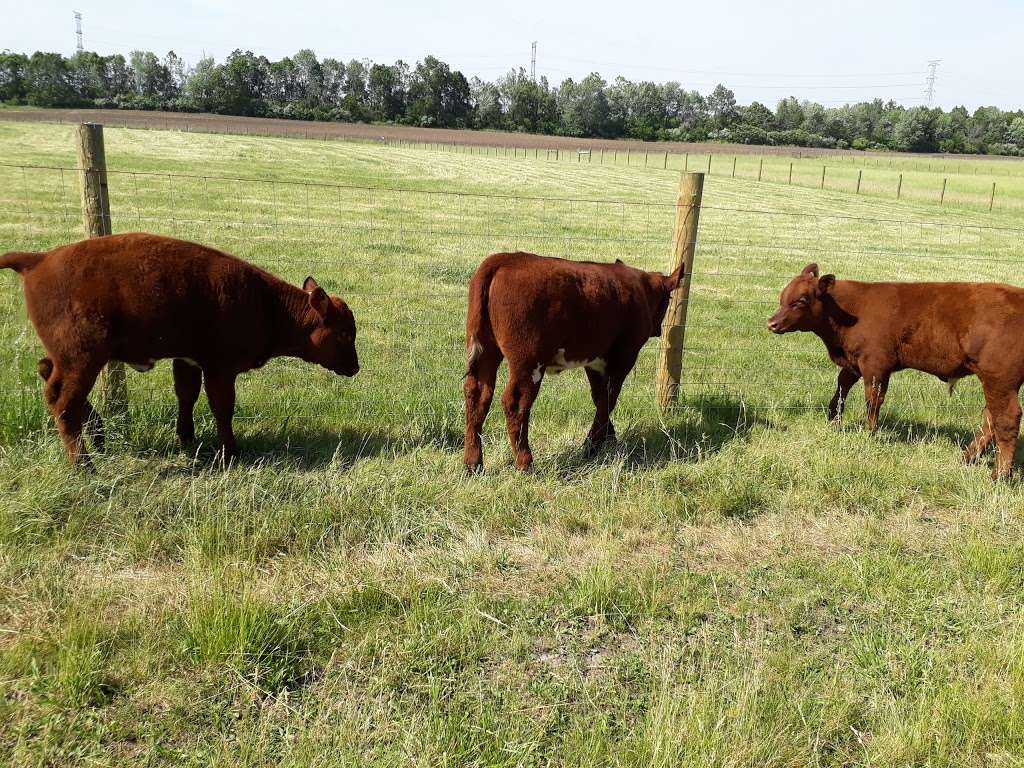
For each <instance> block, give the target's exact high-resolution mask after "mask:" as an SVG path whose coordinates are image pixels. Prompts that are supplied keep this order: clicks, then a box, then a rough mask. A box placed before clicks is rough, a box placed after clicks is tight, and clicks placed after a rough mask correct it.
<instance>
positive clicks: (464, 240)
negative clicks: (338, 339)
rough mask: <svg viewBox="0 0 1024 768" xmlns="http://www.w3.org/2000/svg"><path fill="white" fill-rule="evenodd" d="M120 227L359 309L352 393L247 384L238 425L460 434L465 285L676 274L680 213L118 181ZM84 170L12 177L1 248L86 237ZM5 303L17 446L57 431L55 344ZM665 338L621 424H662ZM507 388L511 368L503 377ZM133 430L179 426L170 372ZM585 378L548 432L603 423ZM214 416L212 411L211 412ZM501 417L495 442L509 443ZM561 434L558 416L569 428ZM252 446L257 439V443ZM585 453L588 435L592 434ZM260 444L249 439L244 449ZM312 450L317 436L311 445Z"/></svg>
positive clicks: (568, 380)
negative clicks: (21, 436)
mask: <svg viewBox="0 0 1024 768" xmlns="http://www.w3.org/2000/svg"><path fill="white" fill-rule="evenodd" d="M107 175H108V184H109V197H110V209H111V220H112V229H113V231H114V232H115V233H117V232H126V231H149V232H156V233H160V234H165V235H170V236H173V237H179V238H183V239H187V240H193V241H196V242H199V243H203V244H205V245H209V246H213V247H217V248H221V249H223V250H226V251H228V252H230V253H233V254H235V255H237V256H239V257H241V258H243V259H246V260H248V261H251V262H253V263H255V264H258V265H259V266H262V267H264V268H266V269H268V270H270V271H272V272H274V273H275V274H277V275H279V276H281V277H282V278H283V279H285V280H287V281H289V282H291V283H293V284H296V285H301V283H302V281H303V279H304V278H305V277H306V276H307V275H313V276H314V277H316V278H317V280H318V281H319V282H320V284H321V285H322V286H323V287H324V288H325V289H326V290H328V291H329V292H330V293H336V294H339V295H341V296H342V297H343V298H344V299H345V300H346V302H348V304H349V305H350V306H351V308H352V310H353V312H354V313H355V317H356V322H357V326H358V339H357V348H358V351H359V356H360V364H361V371H360V373H359V374H358V376H356V377H355V378H353V379H343V378H340V377H337V376H335V375H334V374H331V373H329V372H327V371H324V370H322V369H319V368H317V367H315V366H311V365H309V364H307V363H304V362H301V361H298V360H289V359H279V360H274V361H271V362H270V363H269V364H268V365H267V366H265V367H264V368H263V369H262V370H260V371H257V372H253V373H251V374H249V375H245V376H243V377H242V378H241V379H240V384H239V387H238V393H239V399H238V408H237V412H238V415H237V416H236V420H238V421H240V422H246V421H249V422H252V423H253V424H255V425H257V427H256V428H258V429H266V430H268V431H273V430H274V429H280V428H281V425H282V424H290V423H292V422H295V421H304V420H309V419H313V420H315V421H317V422H318V423H319V424H320V425H321V426H322V427H323V429H325V430H329V429H330V428H332V426H334V427H337V428H338V429H343V428H349V427H351V428H356V427H366V426H372V427H375V428H376V427H379V428H386V429H389V430H399V431H400V430H404V429H408V428H410V427H412V428H415V429H418V430H420V431H421V432H422V431H432V432H434V433H437V434H440V435H442V436H443V437H445V438H446V439H448V440H449V441H455V440H457V439H459V436H460V435H461V430H462V420H463V415H462V414H463V405H462V379H463V374H464V372H465V364H466V363H465V360H466V352H465V331H464V328H465V307H466V293H467V284H468V282H469V279H470V276H471V275H472V273H473V271H474V270H475V268H476V267H477V266H478V264H479V263H480V261H481V260H482V259H483V258H484V257H485V256H487V255H488V254H490V253H493V252H496V251H503V250H528V251H535V252H537V253H543V254H546V255H551V256H561V257H564V258H570V259H591V260H596V261H613V260H614V259H616V258H621V259H623V260H624V261H626V262H627V263H630V264H633V265H635V266H638V267H642V268H645V269H652V270H653V269H657V270H661V271H664V270H666V269H667V268H668V266H669V258H670V254H671V236H672V223H673V218H674V215H675V203H674V201H669V202H667V203H665V204H660V203H651V202H645V203H638V202H635V201H634V202H630V201H622V200H615V199H577V198H569V197H545V196H521V195H520V196H514V195H494V194H479V193H472V192H460V191H451V190H421V189H411V188H410V189H403V188H393V187H392V188H386V187H381V186H374V185H365V186H364V185H358V184H324V183H309V182H303V181H293V180H279V179H277V180H267V179H258V178H242V177H233V178H226V177H215V176H203V175H198V174H166V173H150V172H144V171H122V170H108V172H107ZM77 183H78V171H77V170H76V169H74V168H60V167H38V166H35V167H27V166H0V190H3V192H0V217H2V222H0V243H3V245H4V248H5V249H6V248H18V249H48V248H52V247H54V246H56V245H58V244H61V243H66V242H70V241H74V240H78V239H81V237H82V234H81V233H82V229H81V221H80V210H79V201H78V194H79V192H78V186H77ZM2 295H3V300H2V303H0V313H2V314H0V318H2V334H3V338H4V342H5V344H4V350H5V352H4V353H3V354H4V355H5V358H6V359H5V362H6V364H5V365H3V366H0V386H2V387H3V391H4V392H5V393H7V394H6V395H5V397H4V398H3V405H2V406H0V407H2V417H3V421H4V424H5V425H6V426H5V428H6V429H7V431H8V432H9V433H10V432H32V431H35V430H38V429H40V428H43V427H44V426H45V425H46V424H47V423H48V419H49V417H48V414H47V413H45V411H44V409H43V406H42V402H41V398H40V394H39V390H40V382H39V380H38V378H37V375H36V373H35V362H36V360H37V359H38V357H40V356H41V355H42V348H41V345H40V344H39V342H38V339H37V337H36V335H35V332H34V331H33V329H32V328H31V326H30V325H29V323H28V322H27V320H26V319H25V314H24V300H23V298H22V295H21V290H20V285H18V281H17V278H15V276H14V275H13V273H11V274H9V275H8V276H7V277H6V279H5V287H4V289H3V294H2ZM656 357H657V348H656V344H655V342H653V341H652V342H651V344H649V345H648V348H647V349H646V350H645V354H644V357H643V360H642V361H641V363H640V364H639V365H638V366H637V371H636V373H635V374H634V377H633V378H634V383H631V384H630V385H629V391H630V394H629V395H628V396H627V397H626V398H624V401H623V412H624V413H626V412H627V411H628V412H630V413H631V414H633V415H634V417H636V416H637V415H638V414H646V416H647V417H649V418H651V419H655V420H656V413H657V411H656V409H655V407H654V367H655V362H656ZM503 381H504V370H503V372H502V380H501V381H500V382H499V386H501V385H502V382H503ZM128 386H129V400H130V411H131V421H132V422H133V423H134V424H136V425H151V426H153V427H157V426H161V427H162V426H163V425H166V429H167V430H170V429H171V426H172V424H173V414H174V412H175V410H174V409H175V400H174V395H173V387H172V383H171V378H170V365H169V363H162V364H160V365H158V366H157V368H156V369H155V370H154V371H152V372H150V373H146V374H137V373H135V372H133V371H131V370H129V371H128ZM592 410H593V406H592V403H591V399H590V394H589V388H588V386H587V384H586V378H585V377H584V376H583V375H582V372H570V373H566V374H563V375H561V376H557V377H555V376H552V377H549V379H548V381H547V382H546V383H545V387H544V391H543V393H542V397H541V399H540V402H538V404H537V408H536V413H537V416H538V419H540V420H543V419H545V418H546V417H548V416H552V415H556V414H560V413H572V414H574V420H575V421H579V422H583V421H585V420H589V418H590V417H591V416H592ZM204 411H205V408H204V406H203V403H202V402H201V403H200V407H199V408H198V409H197V414H200V413H203V412H204ZM500 411H501V407H500V404H498V403H497V402H496V403H495V407H494V412H495V414H496V415H495V417H494V418H492V419H491V420H489V422H488V425H489V428H492V429H503V427H502V426H501V424H502V418H501V413H500ZM556 421H557V419H556ZM243 435H244V433H243ZM580 437H581V439H582V434H581V436H580ZM243 439H244V437H243ZM296 439H297V440H299V439H301V438H300V437H299V436H298V435H297V436H296Z"/></svg>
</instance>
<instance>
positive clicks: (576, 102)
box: [556, 72, 612, 137]
mask: <svg viewBox="0 0 1024 768" xmlns="http://www.w3.org/2000/svg"><path fill="white" fill-rule="evenodd" d="M607 87H608V84H607V83H606V82H605V81H604V80H602V79H601V76H600V75H599V74H597V73H596V72H591V73H590V74H589V75H587V76H586V77H585V78H583V79H582V80H581V81H580V82H578V83H575V82H573V81H572V79H568V80H565V81H564V82H563V83H562V84H561V85H560V86H559V87H558V93H557V94H556V100H557V105H558V110H559V113H560V115H561V132H562V133H564V134H566V135H568V136H605V137H607V136H611V135H612V131H611V122H610V111H611V110H610V107H609V104H608V96H607V94H606V93H605V89H606V88H607Z"/></svg>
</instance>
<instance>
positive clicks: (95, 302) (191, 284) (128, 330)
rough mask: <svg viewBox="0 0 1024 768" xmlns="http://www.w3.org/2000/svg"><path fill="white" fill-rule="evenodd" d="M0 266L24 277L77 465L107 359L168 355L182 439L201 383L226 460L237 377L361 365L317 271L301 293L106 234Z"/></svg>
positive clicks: (346, 316)
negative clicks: (293, 363) (290, 360)
mask: <svg viewBox="0 0 1024 768" xmlns="http://www.w3.org/2000/svg"><path fill="white" fill-rule="evenodd" d="M0 268H7V269H13V270H15V271H16V272H18V273H20V274H21V277H22V280H23V282H24V289H25V304H26V306H27V308H28V316H29V318H30V319H31V320H32V324H33V325H34V326H35V328H36V332H37V333H38V334H39V338H40V339H41V340H42V342H43V346H44V347H45V348H46V353H47V357H44V358H43V359H42V360H40V361H39V373H40V375H41V376H42V377H43V379H44V380H45V381H46V387H45V389H44V397H45V399H46V402H47V405H49V407H50V410H51V411H52V412H53V416H54V419H55V420H56V422H57V429H58V431H59V432H60V436H61V439H62V440H63V441H64V446H65V448H66V449H67V452H68V456H69V457H70V458H71V460H72V461H73V462H74V461H77V460H78V459H79V458H80V457H82V456H83V455H84V454H83V452H82V426H83V420H86V421H87V427H88V428H89V429H88V431H89V432H91V433H92V436H93V440H94V443H95V447H96V448H97V449H100V448H102V443H103V430H102V422H100V421H99V418H98V417H97V416H96V415H95V411H93V408H92V406H91V405H90V404H89V400H88V396H89V391H90V390H91V389H92V387H93V384H94V383H95V381H96V377H97V376H98V374H99V373H100V371H101V370H102V368H103V366H104V365H106V364H107V362H109V361H111V360H120V361H123V362H125V363H127V364H128V365H130V366H131V367H132V368H135V369H136V370H139V371H147V370H149V369H151V368H152V367H153V365H154V364H155V362H156V361H157V360H161V359H165V358H172V359H173V361H174V362H173V371H174V391H175V393H176V394H177V397H178V419H177V433H178V437H179V438H180V439H181V441H182V443H188V442H189V441H191V440H192V439H193V438H194V437H195V426H194V423H193V420H192V411H193V408H194V406H195V403H196V400H197V399H198V398H199V389H200V386H201V385H202V384H203V383H205V386H206V396H207V399H208V400H209V401H210V409H211V410H212V411H213V415H214V418H215V419H216V421H217V434H218V437H219V439H220V447H221V450H222V451H223V456H224V458H225V459H226V460H227V459H231V458H232V457H233V456H235V455H236V453H237V447H236V444H235V437H234V433H233V431H232V427H231V419H232V413H233V411H234V407H235V378H236V377H237V376H238V374H239V373H242V372H243V371H249V370H252V369H254V368H259V367H260V366H262V365H263V364H264V363H266V362H267V361H268V360H269V359H270V358H272V357H281V356H289V357H298V358H301V359H303V360H306V361H308V362H311V363H316V364H318V365H321V366H323V367H325V368H327V369H329V370H331V371H334V372H335V373H338V374H341V375H343V376H354V375H355V374H356V373H357V372H358V371H359V362H358V359H357V357H356V348H355V338H356V324H355V318H354V317H353V316H352V312H351V311H350V310H349V308H348V307H347V306H346V304H345V302H343V301H342V300H341V299H339V298H337V297H331V296H328V295H327V294H326V293H325V292H324V290H323V289H322V288H320V287H319V286H318V285H317V283H316V281H315V280H314V279H313V278H312V277H308V278H306V282H305V285H303V287H302V289H299V288H296V287H294V286H291V285H288V284H287V283H285V282H284V281H283V280H280V279H279V278H277V277H275V276H274V275H272V274H270V273H269V272H265V271H264V270H262V269H260V268H258V267H255V266H253V265H252V264H249V263H247V262H244V261H242V260H241V259H238V258H235V257H234V256H230V255H228V254H226V253H222V252H220V251H217V250H214V249H212V248H207V247H205V246H202V245H197V244H195V243H188V242H184V241H182V240H174V239H172V238H169V237H160V236H158V235H150V234H141V233H140V234H125V235H112V236H109V237H98V238H94V239H91V240H83V241H81V242H78V243H73V244H71V245H65V246H62V247H60V248H56V249H54V250H52V251H50V252H49V253H8V254H6V255H4V256H0ZM85 459H86V460H87V459H88V456H87V455H85Z"/></svg>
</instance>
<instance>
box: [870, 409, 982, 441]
mask: <svg viewBox="0 0 1024 768" xmlns="http://www.w3.org/2000/svg"><path fill="white" fill-rule="evenodd" d="M980 426H981V419H980V418H979V420H978V427H980ZM864 428H865V429H866V428H867V427H866V426H864ZM878 432H879V433H880V434H881V435H882V436H884V437H886V438H888V439H890V440H895V441H898V442H900V443H908V444H914V443H920V442H923V441H925V440H929V439H934V438H941V439H943V440H948V441H950V442H951V443H953V444H954V445H957V446H959V447H960V448H966V447H967V445H968V444H969V443H970V442H971V441H972V440H973V439H974V435H975V432H976V429H972V428H967V427H963V426H953V425H951V424H936V423H934V422H924V421H918V420H916V419H907V418H900V417H898V416H897V417H895V418H887V417H885V416H883V417H882V418H881V419H879V422H878Z"/></svg>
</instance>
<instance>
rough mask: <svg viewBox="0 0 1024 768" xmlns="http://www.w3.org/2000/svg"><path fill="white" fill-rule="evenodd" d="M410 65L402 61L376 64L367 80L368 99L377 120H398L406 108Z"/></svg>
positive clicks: (371, 68)
mask: <svg viewBox="0 0 1024 768" xmlns="http://www.w3.org/2000/svg"><path fill="white" fill-rule="evenodd" d="M408 69H409V68H408V67H407V66H406V65H405V64H404V63H403V62H401V61H399V62H396V63H395V65H394V66H390V67H389V66H387V65H386V64H374V65H373V66H372V67H370V72H369V75H368V76H367V80H366V100H367V105H368V107H369V109H370V112H371V114H372V115H373V116H374V118H375V119H377V120H398V119H400V118H401V117H402V115H404V114H405V109H406V103H405V100H406V78H407V77H408Z"/></svg>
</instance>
